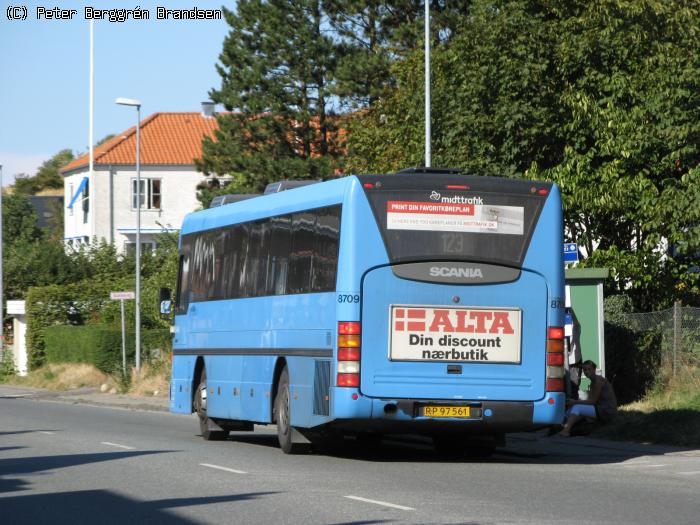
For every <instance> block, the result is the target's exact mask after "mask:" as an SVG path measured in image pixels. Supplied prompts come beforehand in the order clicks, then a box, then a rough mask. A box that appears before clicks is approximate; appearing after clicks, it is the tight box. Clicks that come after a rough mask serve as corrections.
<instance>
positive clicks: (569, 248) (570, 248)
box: [564, 242, 578, 263]
mask: <svg viewBox="0 0 700 525" xmlns="http://www.w3.org/2000/svg"><path fill="white" fill-rule="evenodd" d="M564 262H565V263H573V262H578V246H576V243H575V242H567V243H564Z"/></svg>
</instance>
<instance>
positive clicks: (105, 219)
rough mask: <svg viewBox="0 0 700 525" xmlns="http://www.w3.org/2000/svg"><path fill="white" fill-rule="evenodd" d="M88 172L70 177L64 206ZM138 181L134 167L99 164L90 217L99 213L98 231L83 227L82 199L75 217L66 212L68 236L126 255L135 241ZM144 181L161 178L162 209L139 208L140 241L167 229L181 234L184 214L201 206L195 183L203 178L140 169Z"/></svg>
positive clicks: (190, 171)
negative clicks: (107, 245) (135, 188)
mask: <svg viewBox="0 0 700 525" xmlns="http://www.w3.org/2000/svg"><path fill="white" fill-rule="evenodd" d="M86 175H87V170H84V171H82V172H80V173H78V174H75V175H70V176H67V177H66V179H65V192H66V202H67V203H70V189H69V187H70V184H71V183H72V184H73V185H74V188H75V189H77V187H78V185H79V184H80V181H81V180H82V178H83V177H84V176H86ZM135 178H136V170H135V168H134V167H133V166H99V167H96V169H95V175H94V183H93V186H94V187H93V188H91V192H90V193H91V195H90V213H96V215H95V221H94V228H95V229H94V232H93V231H92V230H91V229H90V226H91V221H90V220H88V224H83V223H82V205H81V203H82V201H81V199H80V198H79V199H78V200H77V201H76V203H75V206H74V212H73V215H72V216H71V215H70V211H69V210H68V209H66V214H65V226H66V227H65V238H66V239H67V240H69V239H72V238H75V237H83V236H87V237H89V238H90V239H92V238H93V237H97V238H98V239H104V240H106V241H107V242H113V243H114V244H115V245H116V247H117V250H119V251H123V250H124V248H125V243H126V242H134V239H135V234H134V232H135V230H136V215H137V213H136V210H135V209H132V208H131V204H132V201H131V187H132V186H131V185H132V180H134V179H135ZM141 179H142V180H145V179H160V180H161V206H160V209H159V210H147V209H142V210H141V237H142V242H148V241H149V240H151V239H152V235H153V234H155V233H157V232H160V231H162V230H163V228H165V229H168V230H179V229H180V227H181V225H182V220H183V219H184V217H185V215H187V214H188V213H190V212H192V211H194V210H196V209H197V208H199V207H200V204H199V201H197V189H196V187H197V184H199V183H200V182H201V181H202V180H204V179H205V177H204V176H203V175H202V174H201V173H199V172H197V171H195V169H194V166H146V167H142V168H141Z"/></svg>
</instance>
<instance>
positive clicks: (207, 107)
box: [202, 100, 216, 117]
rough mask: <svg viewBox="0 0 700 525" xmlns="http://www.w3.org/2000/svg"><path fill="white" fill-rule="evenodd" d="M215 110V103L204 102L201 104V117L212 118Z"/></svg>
mask: <svg viewBox="0 0 700 525" xmlns="http://www.w3.org/2000/svg"><path fill="white" fill-rule="evenodd" d="M215 108H216V103H214V102H212V101H211V100H205V101H204V102H202V115H204V116H205V117H213V116H214V112H215V111H214V110H215Z"/></svg>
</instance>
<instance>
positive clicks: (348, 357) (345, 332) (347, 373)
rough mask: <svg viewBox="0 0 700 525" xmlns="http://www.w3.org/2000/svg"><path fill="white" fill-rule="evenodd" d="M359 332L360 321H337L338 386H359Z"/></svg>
mask: <svg viewBox="0 0 700 525" xmlns="http://www.w3.org/2000/svg"><path fill="white" fill-rule="evenodd" d="M360 333H361V329H360V323H359V322H357V321H341V322H339V323H338V375H337V377H336V384H337V385H338V386H344V387H355V388H356V387H359V386H360V354H361V350H360V346H361V340H360V337H361V336H360Z"/></svg>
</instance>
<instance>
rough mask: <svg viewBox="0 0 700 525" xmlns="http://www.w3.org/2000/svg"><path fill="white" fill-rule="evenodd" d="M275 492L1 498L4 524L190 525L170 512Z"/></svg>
mask: <svg viewBox="0 0 700 525" xmlns="http://www.w3.org/2000/svg"><path fill="white" fill-rule="evenodd" d="M271 494H275V492H249V493H243V494H231V495H227V496H210V497H192V498H171V499H162V500H155V501H138V500H135V499H132V498H129V497H126V496H124V495H122V494H116V493H114V492H111V491H108V490H81V491H75V492H58V493H52V494H35V495H28V496H17V497H13V498H2V499H0V502H2V515H3V522H5V523H12V524H13V525H20V524H25V523H26V524H32V525H35V524H42V523H50V524H52V525H63V524H70V525H73V524H75V523H103V524H112V523H114V524H120V525H122V524H124V523H148V524H149V525H150V524H154V523H164V524H169V525H188V524H195V523H201V520H196V521H195V520H191V519H188V518H184V517H181V516H178V515H176V514H174V513H172V512H169V509H174V508H178V507H191V506H194V505H209V504H214V503H231V502H236V501H248V500H253V499H257V498H260V497H263V496H268V495H271Z"/></svg>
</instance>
